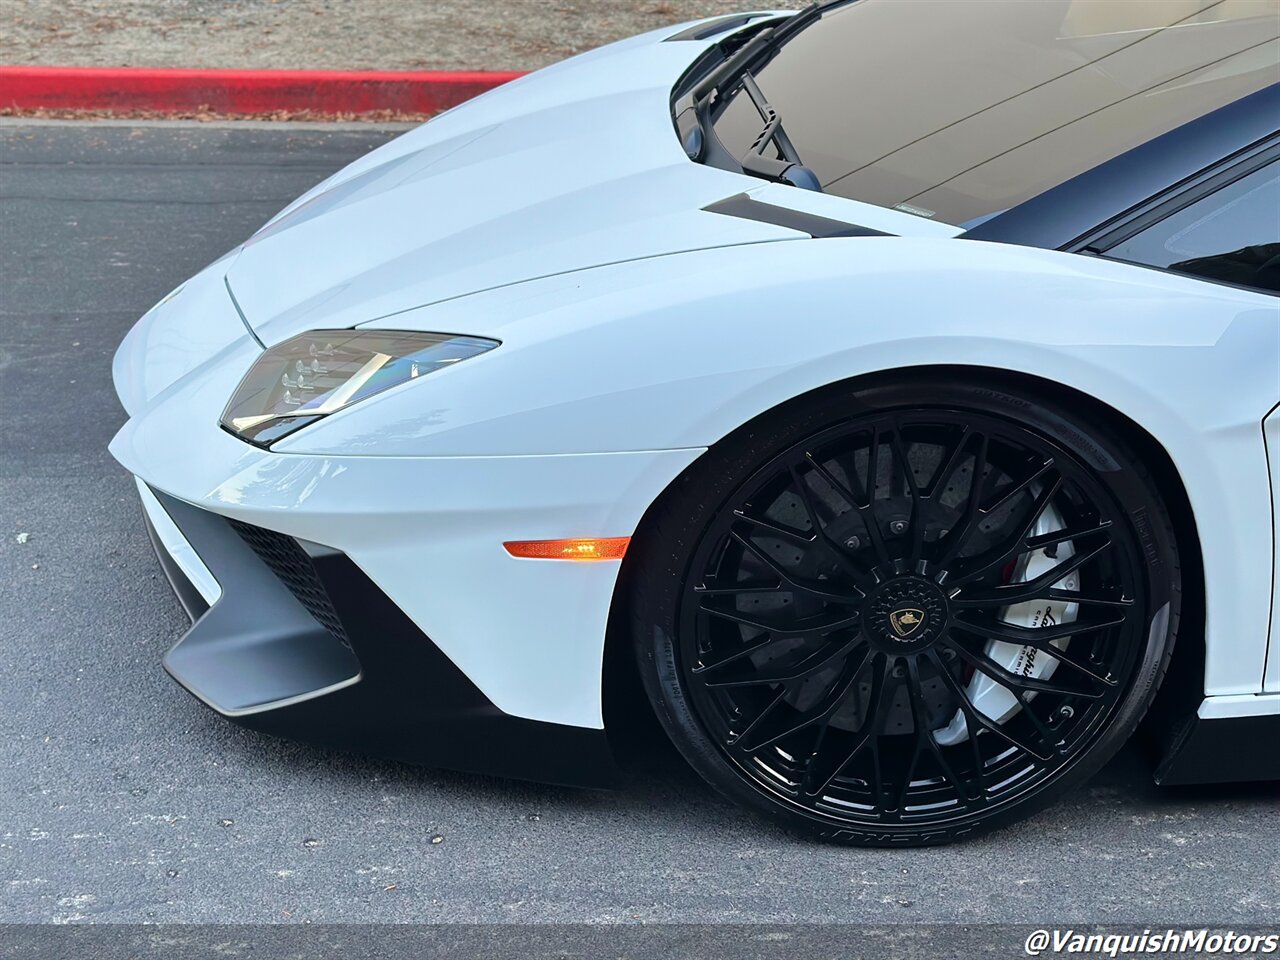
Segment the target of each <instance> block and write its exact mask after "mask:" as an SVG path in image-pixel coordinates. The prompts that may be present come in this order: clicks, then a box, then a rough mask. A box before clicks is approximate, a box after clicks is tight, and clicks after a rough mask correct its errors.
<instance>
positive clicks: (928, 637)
mask: <svg viewBox="0 0 1280 960" xmlns="http://www.w3.org/2000/svg"><path fill="white" fill-rule="evenodd" d="M637 547H638V549H637V550H635V551H633V555H632V557H631V558H629V560H628V568H627V571H626V575H627V576H628V577H629V578H630V580H629V583H630V587H631V593H630V597H629V603H630V610H631V612H632V622H633V628H634V639H635V643H636V645H637V652H638V655H639V662H640V668H641V674H642V677H643V679H644V682H645V686H646V689H647V690H648V693H649V696H650V698H651V700H652V701H653V703H654V706H655V709H656V711H657V714H658V716H659V719H660V720H661V721H662V723H663V725H664V726H665V728H666V730H667V732H668V733H669V734H670V736H671V738H672V740H673V741H674V742H675V744H676V746H677V747H678V748H679V750H680V751H681V752H682V753H683V755H684V756H685V757H686V758H687V759H688V760H689V762H690V763H691V764H692V765H693V766H694V768H695V769H697V770H698V772H699V773H700V774H701V775H702V776H703V777H704V778H705V779H707V780H708V781H709V782H710V783H711V784H712V785H713V786H715V787H717V788H718V789H720V790H721V791H722V792H724V793H725V794H727V795H728V796H729V797H730V798H732V799H734V800H736V801H738V802H740V803H742V804H744V805H745V806H748V807H750V808H753V809H755V810H758V811H760V812H763V813H765V814H767V815H769V816H772V817H774V818H778V819H781V820H782V821H784V822H785V823H786V824H787V825H788V826H790V827H793V828H797V829H800V830H803V831H805V832H808V833H813V834H817V835H819V836H821V837H823V838H826V839H829V840H834V841H841V842H846V843H855V844H868V845H893V846H903V845H923V844H931V843H942V842H947V841H950V840H954V839H957V838H960V837H965V836H970V835H973V834H976V833H980V832H982V831H985V830H988V829H991V828H993V827H996V826H998V825H1001V824H1004V823H1008V822H1010V821H1013V820H1017V819H1020V818H1022V817H1025V816H1028V815H1030V814H1031V813H1033V812H1034V811H1036V810H1038V809H1040V808H1042V807H1044V806H1045V805H1047V804H1048V803H1050V802H1052V801H1053V800H1054V799H1055V798H1056V797H1058V796H1059V795H1061V794H1062V793H1063V792H1064V791H1066V790H1068V789H1069V788H1071V787H1072V786H1074V785H1076V784H1078V783H1080V782H1081V781H1082V780H1084V779H1085V778H1086V777H1088V776H1089V775H1091V774H1092V773H1093V772H1095V771H1096V770H1097V769H1098V768H1099V767H1100V766H1102V764H1103V763H1105V762H1106V760H1107V759H1108V758H1109V757H1111V756H1112V755H1113V754H1114V753H1115V752H1116V751H1117V750H1118V749H1119V748H1120V746H1121V745H1122V744H1123V743H1124V741H1125V740H1126V739H1127V738H1128V737H1129V736H1130V734H1131V733H1132V732H1133V730H1134V728H1135V727H1136V726H1137V724H1138V722H1139V721H1140V720H1141V718H1142V716H1143V714H1144V713H1145V712H1146V710H1147V708H1148V707H1149V706H1150V703H1151V700H1152V698H1153V697H1154V695H1155V692H1156V689H1157V687H1158V685H1159V682H1160V679H1161V678H1162V676H1163V674H1164V671H1165V669H1166V667H1167V665H1168V661H1169V657H1170V655H1171V653H1172V649H1173V642H1174V636H1175V633H1176V628H1177V623H1178V612H1179V599H1180V577H1179V566H1178V557H1177V549H1176V545H1175V542H1174V536H1173V533H1172V529H1171V524H1170V522H1169V518H1168V514H1167V511H1166V509H1165V507H1164V504H1163V502H1162V500H1161V497H1160V495H1159V492H1158V490H1157V489H1156V486H1155V483H1154V481H1153V480H1152V478H1151V476H1150V475H1149V473H1148V472H1147V471H1146V469H1145V468H1144V466H1143V464H1142V463H1141V461H1140V460H1139V458H1138V457H1137V456H1136V455H1135V454H1134V453H1133V452H1132V451H1131V450H1130V449H1129V448H1128V446H1127V445H1126V444H1125V443H1123V442H1122V441H1121V440H1120V438H1119V437H1118V436H1116V435H1115V434H1114V433H1113V432H1112V431H1111V430H1109V429H1108V428H1107V426H1106V425H1105V424H1104V423H1101V422H1094V421H1093V418H1089V417H1084V416H1080V415H1078V414H1075V413H1073V412H1072V411H1071V410H1070V409H1068V408H1067V407H1065V406H1063V405H1060V404H1058V403H1055V402H1053V401H1050V400H1048V399H1046V398H1044V397H1040V396H1037V395H1036V394H1034V393H1032V392H1030V391H1016V392H1010V391H998V390H992V389H990V388H986V387H978V386H974V385H969V384H965V383H962V382H948V383H937V382H929V381H925V380H914V381H905V382H898V383H894V384H887V383H886V384H879V385H873V386H868V387H863V388H859V389H834V388H833V389H830V390H826V391H821V392H819V393H815V394H811V395H809V396H806V397H803V398H800V399H799V400H797V401H795V402H793V403H792V404H789V405H787V406H784V407H782V408H779V409H777V410H774V411H771V412H770V413H767V414H765V415H763V416H762V417H760V418H758V419H757V420H756V421H753V422H752V423H751V424H748V425H747V426H746V427H744V428H743V429H741V430H739V431H737V432H736V433H734V434H733V435H731V436H730V437H728V438H726V439H725V440H724V441H722V442H721V443H719V444H717V445H716V446H715V447H713V448H712V449H711V450H710V451H708V453H707V454H706V455H704V456H703V457H702V458H701V459H700V460H699V461H698V462H697V463H696V464H695V465H694V466H693V467H691V468H690V470H688V471H686V473H685V474H684V475H683V476H682V477H681V478H680V480H679V481H677V483H676V484H675V485H674V486H673V488H672V489H671V490H669V491H668V492H667V494H666V495H664V498H663V500H662V501H660V503H659V504H658V505H657V507H656V508H655V511H654V516H653V517H652V519H651V520H650V522H648V523H647V524H646V528H645V529H644V530H643V531H642V534H641V537H640V541H639V543H638V544H637Z"/></svg>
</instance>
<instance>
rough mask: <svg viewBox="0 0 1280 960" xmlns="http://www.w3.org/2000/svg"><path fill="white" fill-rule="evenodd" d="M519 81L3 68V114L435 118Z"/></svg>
mask: <svg viewBox="0 0 1280 960" xmlns="http://www.w3.org/2000/svg"><path fill="white" fill-rule="evenodd" d="M518 76H521V74H519V73H509V72H442V71H423V72H413V73H409V72H405V73H401V72H390V71H386V72H368V71H331V70H169V69H151V68H144V67H4V66H0V108H13V109H17V110H36V109H49V110H95V111H97V110H101V111H111V112H117V113H127V112H130V111H136V110H146V111H154V112H158V113H190V112H195V111H201V110H210V111H214V112H216V113H225V114H261V113H274V112H275V111H279V110H286V111H290V112H297V111H311V112H312V113H319V114H338V113H375V112H378V111H383V110H391V111H395V112H397V113H426V114H431V113H438V112H439V111H441V110H447V109H448V108H449V107H452V106H456V105H457V104H459V103H462V102H463V101H464V100H469V99H471V98H472V97H474V96H476V95H478V94H481V93H484V92H485V91H486V90H491V89H493V88H494V87H496V86H499V85H500V84H503V83H506V82H507V81H509V80H514V79H515V78H516V77H518Z"/></svg>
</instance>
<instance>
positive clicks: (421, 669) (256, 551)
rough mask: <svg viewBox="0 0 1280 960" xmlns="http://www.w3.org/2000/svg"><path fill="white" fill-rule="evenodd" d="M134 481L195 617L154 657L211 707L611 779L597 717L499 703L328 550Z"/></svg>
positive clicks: (589, 779)
mask: <svg viewBox="0 0 1280 960" xmlns="http://www.w3.org/2000/svg"><path fill="white" fill-rule="evenodd" d="M139 490H140V494H141V496H142V501H143V506H144V516H145V519H146V524H147V528H148V531H149V533H150V535H151V538H152V543H153V544H154V546H155V548H156V553H157V555H158V556H159V558H160V562H161V565H162V566H163V567H164V569H165V573H166V574H167V576H168V577H169V579H170V582H171V583H172V585H173V587H174V590H175V592H176V593H177V594H178V597H179V599H180V600H181V601H182V604H183V607H184V608H185V609H186V610H187V612H188V614H189V615H190V616H191V618H192V621H193V622H192V627H191V629H190V630H188V631H187V632H186V633H185V634H184V635H183V636H182V638H181V639H180V640H179V641H178V642H177V643H176V644H175V645H174V646H173V648H172V649H171V650H170V651H169V652H168V654H167V655H166V656H165V660H164V665H165V668H166V669H167V670H168V671H169V673H170V674H172V676H173V677H174V678H175V679H176V680H177V681H178V682H179V683H180V684H182V686H184V687H185V688H186V689H187V690H189V691H190V692H191V693H192V694H194V695H195V696H196V697H198V698H199V699H200V700H202V701H203V702H205V703H206V704H208V705H209V706H211V707H213V708H214V709H215V710H217V711H218V712H219V713H221V714H223V715H224V716H227V717H229V718H231V719H233V720H235V721H236V722H238V723H240V724H243V725H244V726H247V727H250V728H253V729H256V730H260V731H263V732H266V733H271V734H277V735H282V736H287V737H290V738H293V739H299V740H303V741H307V742H311V743H317V744H321V745H323V746H327V747H335V748H340V749H349V750H354V751H358V752H361V753H367V754H372V755H376V756H383V757H389V758H392V759H398V760H407V761H410V762H418V763H427V764H431V765H434V766H444V767H450V768H454V769H461V770H469V771H474V772H479V773H492V774H500V775H503V776H512V777H520V778H525V779H531V780H539V781H544V782H550V783H563V784H570V785H576V786H609V785H612V783H613V782H614V780H615V777H616V768H615V767H614V763H613V760H612V755H611V752H610V750H609V746H608V744H607V742H606V740H605V735H604V731H603V730H599V729H591V728H586V727H578V726H570V725H565V724H557V723H545V722H540V721H536V720H528V719H523V718H519V717H513V716H511V715H509V714H507V713H504V712H503V711H501V710H500V709H498V708H497V707H496V706H495V705H494V704H493V702H492V701H490V700H489V699H488V698H487V697H485V696H484V694H483V693H482V692H481V691H480V690H479V689H478V688H477V687H476V686H475V684H473V683H472V682H471V681H470V680H468V679H467V677H466V675H465V674H463V673H462V671H461V670H459V669H458V668H457V666H456V665H454V664H453V663H452V661H450V660H449V658H448V657H446V656H445V655H444V654H443V653H441V651H440V649H439V648H438V647H437V646H436V645H435V644H434V643H432V641H431V639H430V638H429V637H427V636H426V635H425V634H424V633H422V631H421V630H419V629H418V627H417V626H416V625H415V624H414V623H413V621H411V620H410V619H409V618H408V617H406V616H405V615H404V613H403V612H402V611H401V610H400V609H399V607H397V606H396V604H394V603H393V602H391V600H390V599H389V598H388V597H387V596H386V594H384V593H383V592H382V591H381V590H379V589H378V588H377V586H376V585H375V584H374V583H373V582H372V581H371V580H370V579H369V578H368V577H367V576H365V575H364V574H363V573H362V572H361V571H360V569H359V568H358V567H357V566H355V564H353V563H352V562H351V560H350V558H348V557H346V556H345V555H344V554H342V553H341V552H340V551H337V550H333V549H330V548H327V547H323V546H320V545H318V544H314V543H308V542H305V541H298V540H296V539H294V538H292V537H289V536H287V535H284V534H279V533H275V532H272V531H269V530H265V529H263V528H258V527H253V526H250V525H247V524H242V523H239V522H237V521H232V520H228V519H227V518H225V517H221V516H219V515H218V514H215V513H210V512H208V511H205V510H201V509H200V508H198V507H195V506H192V505H191V504H189V503H185V502H183V501H181V500H178V499H176V498H174V497H171V496H169V495H167V494H164V493H159V492H157V491H153V490H151V489H150V488H149V487H147V486H146V485H145V484H142V483H141V482H139ZM211 584H212V587H213V589H212V591H211V589H210V585H211Z"/></svg>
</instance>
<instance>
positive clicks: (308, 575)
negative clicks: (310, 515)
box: [229, 520, 351, 648]
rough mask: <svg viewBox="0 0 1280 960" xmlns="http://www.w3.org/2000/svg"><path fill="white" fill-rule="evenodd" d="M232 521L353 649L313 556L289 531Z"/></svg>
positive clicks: (314, 612)
mask: <svg viewBox="0 0 1280 960" xmlns="http://www.w3.org/2000/svg"><path fill="white" fill-rule="evenodd" d="M229 522H230V524H231V528H232V529H233V530H235V532H236V533H238V534H240V537H241V539H242V540H244V542H245V543H247V544H248V545H249V546H250V547H252V548H253V552H254V553H256V554H257V555H258V559H260V560H261V561H262V562H263V563H265V564H266V565H267V566H268V567H269V568H270V569H271V572H272V573H274V574H275V575H276V577H277V578H279V580H280V582H281V583H283V584H284V585H285V586H286V587H288V588H289V592H290V593H292V594H293V595H294V597H296V598H297V600H298V602H299V603H300V604H302V605H303V606H304V607H306V609H307V612H308V613H310V614H311V616H313V617H315V619H316V622H317V623H319V624H320V625H321V626H322V627H324V628H325V629H326V630H328V631H329V632H330V633H331V634H333V636H334V638H335V639H337V640H340V641H341V642H342V643H343V644H345V645H346V646H347V647H348V648H350V647H351V641H350V640H348V639H347V631H346V629H345V628H344V627H343V626H342V621H341V620H340V619H339V618H338V612H337V611H336V610H334V609H333V604H332V603H331V602H330V600H329V594H328V593H326V592H325V589H324V587H323V586H322V585H321V584H320V578H319V577H317V576H316V569H315V567H314V566H312V564H311V558H310V557H308V556H307V553H306V551H305V550H303V549H302V547H300V546H299V545H298V541H297V540H295V539H293V537H290V536H288V535H287V534H283V533H276V532H275V531H274V530H264V529H262V527H255V526H252V525H251V524H248V523H241V522H240V521H239V520H231V521H229Z"/></svg>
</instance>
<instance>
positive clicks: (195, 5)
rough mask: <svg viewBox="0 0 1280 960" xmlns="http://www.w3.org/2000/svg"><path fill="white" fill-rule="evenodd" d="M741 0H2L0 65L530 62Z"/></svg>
mask: <svg viewBox="0 0 1280 960" xmlns="http://www.w3.org/2000/svg"><path fill="white" fill-rule="evenodd" d="M750 8H751V5H750V4H749V3H747V2H745V0H574V2H567V0H549V2H540V0H501V2H497V0H4V2H3V3H0V63H7V64H47V65H58V66H132V67H220V68H259V69H273V68H274V69H326V70H533V69H537V68H538V67H541V66H545V65H546V64H548V63H552V62H555V61H557V60H562V59H564V58H565V57H568V56H571V55H573V54H575V53H580V52H581V51H583V50H589V49H591V48H592V47H597V46H600V45H601V44H604V43H608V42H610V41H612V40H617V39H619V38H621V37H627V36H631V35H633V34H637V33H642V32H644V31H646V30H653V29H656V28H658V27H662V26H665V25H668V24H673V23H680V22H682V21H685V20H692V19H697V18H699V17H706V16H712V15H715V14H719V13H732V12H735V11H738V10H742V9H750Z"/></svg>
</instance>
